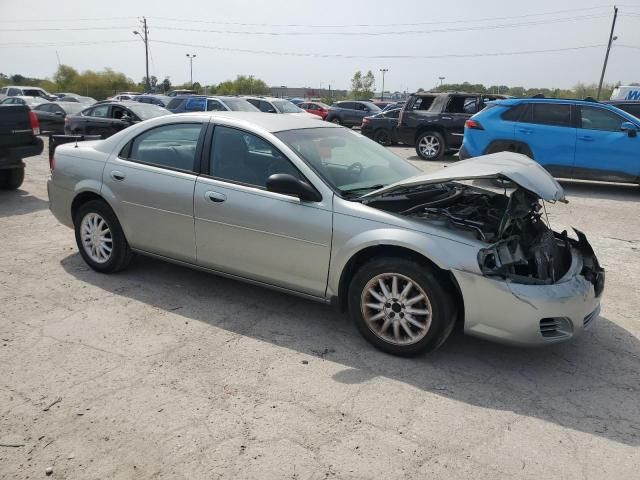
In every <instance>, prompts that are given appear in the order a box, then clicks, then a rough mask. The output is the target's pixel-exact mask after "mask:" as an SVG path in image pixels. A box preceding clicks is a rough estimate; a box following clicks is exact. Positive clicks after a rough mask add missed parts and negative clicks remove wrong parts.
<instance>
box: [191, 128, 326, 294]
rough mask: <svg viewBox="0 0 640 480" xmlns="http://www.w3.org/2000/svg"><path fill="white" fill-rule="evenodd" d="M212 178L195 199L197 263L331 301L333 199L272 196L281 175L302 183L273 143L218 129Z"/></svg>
mask: <svg viewBox="0 0 640 480" xmlns="http://www.w3.org/2000/svg"><path fill="white" fill-rule="evenodd" d="M205 159H206V160H208V162H207V163H208V174H207V175H201V176H200V177H199V178H198V180H197V181H196V189H195V195H194V208H195V225H196V243H197V252H198V253H197V256H198V258H197V260H198V264H199V265H202V266H204V267H207V268H212V269H214V270H219V271H222V272H226V273H229V274H233V275H238V276H241V277H244V278H249V279H253V280H256V281H259V282H263V283H267V284H270V285H275V286H278V287H282V288H286V289H289V290H294V291H297V292H303V293H306V294H309V295H314V296H318V297H322V296H324V293H325V289H326V283H327V269H328V265H329V258H330V252H331V225H332V211H331V201H332V199H331V198H324V199H323V200H322V201H321V202H303V201H300V200H299V199H298V198H295V197H291V196H288V195H281V194H278V193H273V192H269V191H267V190H266V188H265V185H266V180H267V178H268V177H269V175H272V174H275V173H289V174H291V175H295V176H298V177H299V178H303V177H302V174H301V173H300V172H299V171H298V169H297V168H296V167H295V166H294V165H293V164H292V163H291V161H290V160H289V159H287V158H286V157H285V156H284V155H283V154H282V153H280V152H279V151H278V150H277V149H276V148H275V147H273V146H272V145H271V144H270V143H268V142H267V141H265V140H264V139H262V138H260V137H259V136H256V135H253V134H251V133H249V132H246V131H243V130H239V129H235V128H231V127H226V126H216V127H215V129H214V133H213V135H212V142H211V143H210V148H209V149H208V152H207V151H206V150H205Z"/></svg>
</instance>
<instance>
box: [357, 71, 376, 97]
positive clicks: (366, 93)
mask: <svg viewBox="0 0 640 480" xmlns="http://www.w3.org/2000/svg"><path fill="white" fill-rule="evenodd" d="M375 88H376V77H375V76H374V75H373V73H372V72H371V70H369V71H368V72H367V74H366V75H364V76H363V77H362V92H361V98H365V99H369V98H372V97H373V96H374V95H375V91H374V90H375Z"/></svg>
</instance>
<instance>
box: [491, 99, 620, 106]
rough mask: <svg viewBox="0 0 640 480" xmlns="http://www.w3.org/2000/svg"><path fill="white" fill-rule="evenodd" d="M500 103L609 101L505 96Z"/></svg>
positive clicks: (591, 102) (588, 102)
mask: <svg viewBox="0 0 640 480" xmlns="http://www.w3.org/2000/svg"><path fill="white" fill-rule="evenodd" d="M497 103H499V104H500V105H518V104H520V103H571V104H575V105H609V103H605V102H598V101H597V100H580V99H576V98H543V97H540V98H534V97H531V98H505V99H504V100H499V101H498V102H497Z"/></svg>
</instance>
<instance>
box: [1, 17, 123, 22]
mask: <svg viewBox="0 0 640 480" xmlns="http://www.w3.org/2000/svg"><path fill="white" fill-rule="evenodd" d="M110 20H135V17H106V18H105V17H99V18H66V19H62V18H37V19H28V20H24V19H22V18H16V19H14V20H6V19H4V20H0V23H61V22H90V21H92V22H95V21H100V22H103V21H110Z"/></svg>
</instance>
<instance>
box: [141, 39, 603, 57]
mask: <svg viewBox="0 0 640 480" xmlns="http://www.w3.org/2000/svg"><path fill="white" fill-rule="evenodd" d="M154 42H155V43H158V44H163V45H174V46H179V47H190V48H203V49H208V50H217V51H224V52H237V53H252V54H259V55H278V56H289V57H312V58H344V59H354V58H364V59H441V58H472V57H498V56H514V55H529V54H537V53H555V52H568V51H575V50H587V49H592V48H602V47H606V46H607V45H606V44H597V45H581V46H577V47H565V48H552V49H545V50H521V51H512V52H492V53H486V52H485V53H462V54H458V53H451V54H443V55H346V54H340V53H336V54H324V53H302V52H282V51H274V50H251V49H245V48H233V47H216V46H211V45H198V44H193V43H181V42H171V41H165V40H154Z"/></svg>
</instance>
